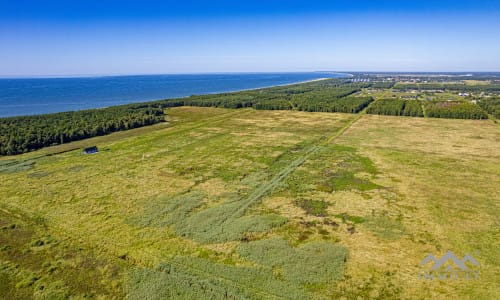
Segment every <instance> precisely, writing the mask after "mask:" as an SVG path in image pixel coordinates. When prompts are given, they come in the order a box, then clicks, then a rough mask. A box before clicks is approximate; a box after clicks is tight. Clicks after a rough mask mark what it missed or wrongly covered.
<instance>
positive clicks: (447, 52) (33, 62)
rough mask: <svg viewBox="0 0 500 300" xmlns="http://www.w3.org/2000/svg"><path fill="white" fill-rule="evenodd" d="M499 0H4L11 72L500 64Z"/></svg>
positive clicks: (0, 17) (0, 8)
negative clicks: (499, 36)
mask: <svg viewBox="0 0 500 300" xmlns="http://www.w3.org/2000/svg"><path fill="white" fill-rule="evenodd" d="M498 32H500V1H498V0H495V1H491V0H483V1H481V0H477V1H460V0H458V1H428V0H422V1H377V0H374V1H364V0H360V1H345V0H344V1H316V0H309V1H298V0H288V1H284V0H277V1H271V0H269V1H260V0H254V1H191V0H185V1H145V0H144V1H106V0H101V1H94V0H88V1H50V0H48V1H23V0H18V1H0V76H27V75H36V76H38V75H98V74H150V73H207V72H276V71H278V72H288V71H316V70H339V71H341V70H346V71H500V54H499V53H500V39H499V38H498V35H499V34H498Z"/></svg>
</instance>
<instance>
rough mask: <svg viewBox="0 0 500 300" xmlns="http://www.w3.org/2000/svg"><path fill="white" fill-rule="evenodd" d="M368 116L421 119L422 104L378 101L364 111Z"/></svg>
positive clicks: (417, 102) (387, 100)
mask: <svg viewBox="0 0 500 300" xmlns="http://www.w3.org/2000/svg"><path fill="white" fill-rule="evenodd" d="M366 112H367V113H368V114H374V115H389V116H409V117H423V116H424V113H423V111H422V103H421V102H420V101H417V100H401V99H380V100H377V101H376V102H374V103H373V104H372V105H371V106H370V107H369V108H368V110H367V111H366Z"/></svg>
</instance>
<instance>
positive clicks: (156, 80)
mask: <svg viewBox="0 0 500 300" xmlns="http://www.w3.org/2000/svg"><path fill="white" fill-rule="evenodd" d="M345 76H348V74H342V73H334V72H309V73H234V74H182V75H128V76H98V77H66V78H0V117H12V116H24V115H36V114H47V113H55V112H63V111H72V110H82V109H90V108H102V107H108V106H113V105H119V104H127V103H134V102H143V101H151V100H159V99H170V98H180V97H187V96H191V95H201V94H212V93H223V92H233V91H241V90H247V89H255V88H263V87H271V86H277V85H285V84H292V83H298V82H303V81H309V80H314V79H319V78H340V77H345Z"/></svg>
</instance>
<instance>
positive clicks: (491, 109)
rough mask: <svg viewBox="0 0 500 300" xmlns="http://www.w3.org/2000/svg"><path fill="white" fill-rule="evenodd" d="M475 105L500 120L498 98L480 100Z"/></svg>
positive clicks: (499, 100)
mask: <svg viewBox="0 0 500 300" xmlns="http://www.w3.org/2000/svg"><path fill="white" fill-rule="evenodd" d="M477 104H478V105H479V106H480V107H481V108H482V109H484V110H485V111H487V112H488V113H489V114H491V115H492V116H493V117H495V118H497V119H500V98H486V99H481V100H480V101H479V102H478V103H477Z"/></svg>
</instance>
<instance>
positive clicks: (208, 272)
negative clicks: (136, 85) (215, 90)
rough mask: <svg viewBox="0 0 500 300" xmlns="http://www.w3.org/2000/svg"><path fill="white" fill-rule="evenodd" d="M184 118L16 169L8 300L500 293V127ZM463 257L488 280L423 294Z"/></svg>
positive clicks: (5, 218) (3, 214)
mask: <svg viewBox="0 0 500 300" xmlns="http://www.w3.org/2000/svg"><path fill="white" fill-rule="evenodd" d="M167 116H168V123H160V124H157V125H153V126H149V127H144V128H139V129H134V130H130V131H125V132H118V133H113V134H111V135H108V136H106V137H97V138H92V139H87V140H83V141H79V142H74V143H69V144H65V145H59V146H54V147H49V148H45V149H42V150H39V151H35V152H31V153H28V154H23V155H19V156H11V157H4V158H2V159H1V160H0V182H1V184H0V195H1V198H0V228H1V229H0V241H1V242H0V298H1V299H25V298H36V299H64V298H68V297H69V296H71V297H72V298H75V299H81V298H88V297H91V298H102V299H108V298H123V297H128V298H129V299H165V298H175V299H194V298H214V299H226V298H227V299H231V298H236V299H243V298H250V299H275V298H285V299H306V298H317V299H322V298H333V299H338V298H343V299H367V298H380V299H430V298H433V299H434V298H442V299H470V298H475V299H496V298H498V296H499V295H500V289H499V287H498V282H499V280H500V277H499V274H500V260H499V258H500V253H499V250H498V249H499V242H498V234H499V215H500V211H499V200H500V199H499V196H498V187H499V186H500V153H499V151H498V149H500V129H499V127H498V125H497V124H495V123H494V122H491V121H489V120H445V119H429V118H411V117H392V116H378V115H366V114H357V115H355V114H340V113H309V112H297V111H262V110H253V109H238V110H234V109H222V108H196V107H178V108H171V109H168V110H167ZM89 145H97V146H98V147H99V149H100V152H99V153H98V154H94V155H82V154H81V149H80V148H79V147H83V146H89ZM75 148H78V149H77V150H74V149H75ZM447 250H451V251H453V252H454V253H455V254H456V255H457V256H458V257H459V258H462V257H463V256H465V255H466V254H467V253H469V254H471V255H472V256H474V258H476V260H477V261H478V262H479V263H480V275H479V278H478V279H477V280H469V281H465V280H464V279H460V280H455V281H453V280H434V281H430V280H422V279H419V277H418V275H419V273H420V272H421V271H422V267H421V266H420V265H419V264H420V261H421V260H422V259H423V258H424V257H425V256H426V255H427V254H429V253H433V254H434V255H435V256H436V257H441V256H442V255H444V253H445V252H446V251H447Z"/></svg>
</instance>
